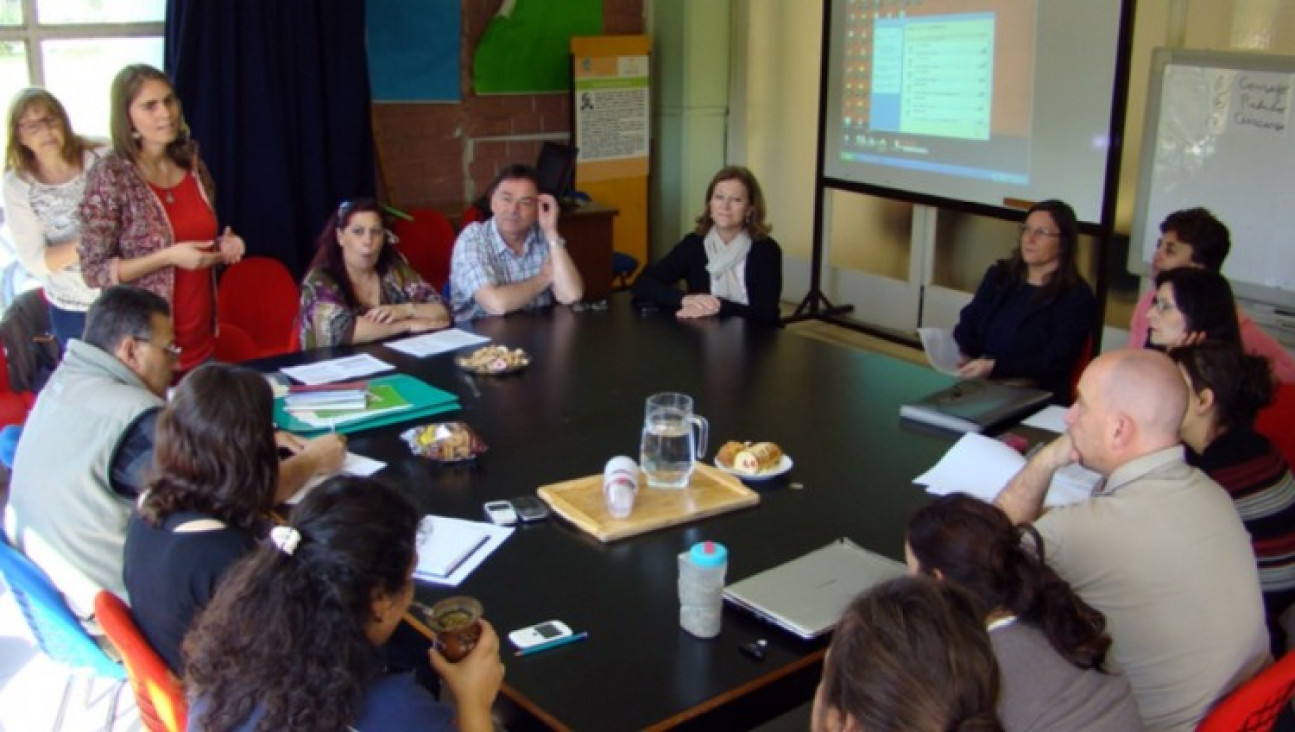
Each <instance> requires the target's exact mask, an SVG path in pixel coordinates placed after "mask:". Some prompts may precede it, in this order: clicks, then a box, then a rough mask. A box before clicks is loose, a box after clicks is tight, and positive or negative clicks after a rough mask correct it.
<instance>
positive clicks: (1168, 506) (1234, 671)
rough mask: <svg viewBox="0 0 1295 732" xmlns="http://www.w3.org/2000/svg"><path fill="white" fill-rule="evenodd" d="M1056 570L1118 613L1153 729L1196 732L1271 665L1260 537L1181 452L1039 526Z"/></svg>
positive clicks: (1140, 463)
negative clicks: (1257, 551) (1254, 546)
mask: <svg viewBox="0 0 1295 732" xmlns="http://www.w3.org/2000/svg"><path fill="white" fill-rule="evenodd" d="M1035 525H1036V527H1037V528H1038V530H1039V533H1040V534H1041V535H1042V536H1043V540H1044V546H1045V548H1046V559H1047V562H1048V563H1049V564H1050V565H1052V567H1053V568H1055V569H1056V570H1057V572H1058V574H1060V575H1061V576H1062V578H1064V579H1065V580H1066V581H1067V582H1069V583H1070V584H1071V585H1072V586H1073V587H1074V588H1075V590H1076V591H1077V592H1078V593H1079V595H1080V596H1081V597H1083V599H1084V600H1085V601H1087V602H1088V603H1089V604H1090V605H1092V606H1093V607H1095V608H1097V609H1098V610H1101V611H1102V612H1103V613H1105V614H1106V620H1107V629H1108V630H1109V632H1110V634H1111V637H1112V638H1113V640H1114V645H1113V646H1112V652H1113V654H1114V657H1115V659H1116V661H1117V662H1118V663H1119V665H1120V666H1121V667H1122V668H1123V669H1124V670H1125V672H1126V673H1127V674H1128V677H1129V681H1130V682H1131V683H1132V685H1133V694H1134V696H1135V697H1136V698H1137V702H1138V708H1139V711H1140V712H1141V714H1142V719H1143V720H1144V721H1145V722H1146V724H1147V727H1148V728H1149V729H1191V728H1193V727H1194V726H1195V724H1196V722H1197V721H1198V720H1200V719H1201V717H1203V716H1204V715H1205V713H1206V712H1208V711H1209V709H1210V707H1211V706H1212V705H1213V704H1214V702H1215V701H1216V700H1218V699H1219V698H1220V697H1222V696H1225V695H1226V694H1227V693H1228V692H1229V691H1230V690H1231V689H1233V688H1234V687H1235V686H1236V685H1237V684H1239V683H1240V682H1242V681H1245V680H1246V679H1248V678H1250V677H1251V676H1253V675H1254V674H1255V673H1256V672H1257V671H1259V670H1260V669H1261V668H1262V667H1263V666H1264V665H1265V664H1266V663H1267V662H1268V660H1269V654H1268V631H1267V629H1266V627H1265V625H1264V610H1263V601H1262V599H1261V595H1260V590H1259V577H1258V573H1257V571H1256V569H1255V558H1254V554H1253V552H1252V550H1251V548H1250V537H1249V535H1247V534H1246V531H1245V529H1244V528H1243V527H1242V525H1241V519H1240V518H1239V517H1238V516H1237V512H1236V509H1235V508H1234V507H1233V506H1232V502H1231V499H1229V498H1228V495H1227V493H1225V492H1224V491H1223V489H1222V488H1220V487H1219V486H1218V484H1217V483H1215V482H1214V481H1212V480H1210V479H1209V478H1208V477H1207V476H1206V475H1205V474H1204V473H1202V472H1200V471H1199V470H1197V469H1195V468H1192V467H1189V466H1188V465H1187V464H1186V463H1185V462H1183V448H1182V447H1181V446H1175V447H1172V448H1168V449H1165V450H1160V451H1157V452H1154V453H1151V454H1148V455H1143V456H1142V457H1140V458H1137V459H1135V460H1132V461H1130V462H1128V463H1126V464H1124V465H1122V466H1120V467H1119V468H1118V469H1116V470H1115V471H1114V472H1113V473H1111V475H1110V477H1109V478H1108V479H1107V482H1106V488H1105V490H1104V491H1103V493H1102V494H1101V495H1099V496H1097V497H1096V498H1093V499H1092V500H1089V501H1085V502H1084V503H1080V504H1075V505H1072V506H1066V507H1064V508H1059V509H1054V510H1052V511H1050V512H1048V513H1047V514H1045V515H1044V516H1042V517H1041V518H1040V519H1039V520H1038V521H1037V522H1036V524H1035Z"/></svg>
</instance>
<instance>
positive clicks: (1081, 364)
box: [1070, 336, 1093, 403]
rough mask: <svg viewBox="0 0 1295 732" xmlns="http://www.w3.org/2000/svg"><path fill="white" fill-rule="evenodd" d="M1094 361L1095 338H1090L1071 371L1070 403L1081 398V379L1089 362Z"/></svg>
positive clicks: (1086, 340)
mask: <svg viewBox="0 0 1295 732" xmlns="http://www.w3.org/2000/svg"><path fill="white" fill-rule="evenodd" d="M1092 360H1093V337H1092V336H1088V337H1087V338H1085V339H1084V347H1083V348H1081V349H1079V358H1077V359H1075V367H1074V368H1073V369H1072V370H1071V371H1070V401H1071V402H1072V403H1073V402H1074V401H1075V399H1077V398H1078V397H1079V377H1080V376H1083V375H1084V369H1086V368H1088V362H1089V361H1092Z"/></svg>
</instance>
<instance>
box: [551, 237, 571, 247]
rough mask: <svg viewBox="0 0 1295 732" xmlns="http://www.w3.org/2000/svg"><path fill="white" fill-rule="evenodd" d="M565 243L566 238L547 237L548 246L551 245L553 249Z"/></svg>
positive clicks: (563, 245)
mask: <svg viewBox="0 0 1295 732" xmlns="http://www.w3.org/2000/svg"><path fill="white" fill-rule="evenodd" d="M566 245H567V240H566V239H563V238H562V237H560V236H559V237H558V238H556V239H549V246H550V247H553V248H554V249H559V248H562V247H565V246H566Z"/></svg>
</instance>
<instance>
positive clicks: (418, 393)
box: [274, 374, 459, 437]
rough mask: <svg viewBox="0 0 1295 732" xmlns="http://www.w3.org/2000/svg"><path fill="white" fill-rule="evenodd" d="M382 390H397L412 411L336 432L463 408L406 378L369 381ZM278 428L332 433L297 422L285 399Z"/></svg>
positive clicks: (277, 403)
mask: <svg viewBox="0 0 1295 732" xmlns="http://www.w3.org/2000/svg"><path fill="white" fill-rule="evenodd" d="M382 386H388V387H390V388H392V389H395V391H396V392H397V393H398V394H399V395H400V397H401V398H403V399H404V400H405V401H407V402H409V404H410V407H409V408H408V409H400V410H397V411H394V412H382V413H380V414H377V415H374V416H373V417H372V418H369V419H356V420H353V421H350V422H344V423H342V424H339V425H337V430H336V431H337V432H341V433H342V434H350V433H352V432H358V431H359V430H367V429H370V428H373V427H385V426H386V425H389V424H396V423H397V422H405V421H408V420H411V419H418V418H420V417H427V416H430V415H433V414H441V413H442V412H449V411H452V410H455V409H458V408H459V398H458V397H457V396H455V395H453V394H451V393H450V392H448V391H444V390H441V389H437V388H436V387H434V386H431V385H430V384H427V383H425V382H422V381H419V380H418V379H415V378H414V377H412V376H408V375H405V374H393V375H391V376H383V377H381V378H377V379H370V380H369V387H370V389H373V388H375V387H382ZM274 424H275V425H276V426H277V427H278V428H279V429H282V430H287V431H288V432H292V433H295V434H298V435H302V436H305V437H313V436H315V435H322V434H324V433H326V432H330V431H332V430H331V428H329V427H316V426H313V425H311V424H309V423H307V422H303V421H301V420H300V419H297V418H296V417H295V416H294V415H293V414H291V413H290V412H288V411H287V410H286V409H284V408H283V398H282V397H280V398H278V399H275V400H274Z"/></svg>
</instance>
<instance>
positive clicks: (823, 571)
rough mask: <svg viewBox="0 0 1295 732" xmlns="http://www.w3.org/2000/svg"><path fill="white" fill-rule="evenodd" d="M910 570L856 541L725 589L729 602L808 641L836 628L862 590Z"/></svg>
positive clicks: (837, 543)
mask: <svg viewBox="0 0 1295 732" xmlns="http://www.w3.org/2000/svg"><path fill="white" fill-rule="evenodd" d="M906 571H907V568H906V567H905V566H904V565H903V564H902V563H900V562H896V561H895V560H893V559H890V558H888V557H883V556H881V555H880V554H875V553H873V552H870V551H868V550H867V549H864V548H862V547H860V546H859V545H857V544H855V543H854V542H852V541H850V540H849V539H837V540H836V541H834V542H832V543H831V544H828V545H827V546H825V547H823V548H821V549H816V550H814V551H812V552H810V553H809V554H805V555H804V556H801V557H797V558H796V559H793V560H791V561H790V562H787V563H785V564H780V565H778V566H776V567H773V568H772V569H767V570H765V571H763V572H760V573H759V574H756V575H754V576H751V577H748V578H746V579H744V580H742V581H740V582H735V583H734V584H731V585H729V586H728V587H726V588H724V599H725V600H727V601H728V602H730V603H731V604H733V605H735V606H737V607H739V608H742V609H743V610H746V611H748V612H750V613H752V614H754V615H755V616H756V617H758V618H760V619H762V620H765V621H767V622H770V623H773V624H774V625H776V626H778V627H780V628H782V629H783V630H786V631H788V632H790V633H792V634H794V635H797V636H800V637H801V638H804V639H806V640H810V639H813V638H817V637H819V636H821V635H823V634H824V633H827V632H828V631H830V630H831V629H832V628H834V627H836V623H837V621H838V620H840V619H841V613H842V612H844V611H845V608H846V606H848V605H849V604H850V601H851V600H853V599H854V598H855V597H856V596H857V595H858V594H859V593H860V592H863V591H864V590H866V589H868V588H869V587H872V586H873V585H875V584H877V583H879V582H884V581H885V580H888V579H891V578H893V577H899V576H901V575H903V574H904V573H905V572H906Z"/></svg>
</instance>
